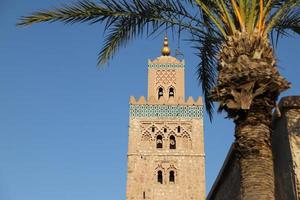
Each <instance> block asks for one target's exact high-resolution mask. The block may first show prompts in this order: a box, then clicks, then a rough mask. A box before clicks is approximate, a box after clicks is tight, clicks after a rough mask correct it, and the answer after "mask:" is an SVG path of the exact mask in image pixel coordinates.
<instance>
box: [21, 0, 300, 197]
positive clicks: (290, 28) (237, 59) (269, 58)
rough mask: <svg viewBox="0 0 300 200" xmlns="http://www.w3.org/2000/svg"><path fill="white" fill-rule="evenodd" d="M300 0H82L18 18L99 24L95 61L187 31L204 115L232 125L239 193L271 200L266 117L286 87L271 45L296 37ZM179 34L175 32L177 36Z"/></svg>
mask: <svg viewBox="0 0 300 200" xmlns="http://www.w3.org/2000/svg"><path fill="white" fill-rule="evenodd" d="M299 5H300V0H120V1H118V0H98V2H97V3H96V2H93V1H91V0H81V1H79V2H78V3H73V4H69V5H66V6H62V7H61V8H57V9H53V10H46V11H45V10H44V11H39V12H35V13H33V14H32V15H29V16H25V17H22V18H21V20H20V21H19V23H18V25H21V26H26V25H31V24H34V23H40V22H56V21H60V22H64V23H75V22H88V23H90V24H94V23H104V26H105V31H106V39H105V43H104V46H103V48H102V50H101V51H100V53H99V64H100V65H101V64H104V63H106V62H107V61H108V60H110V59H111V58H112V57H113V56H114V55H115V53H116V52H117V51H118V49H119V48H120V47H121V46H125V45H126V44H127V42H128V41H130V40H132V39H135V38H136V37H139V36H150V35H152V34H159V33H161V32H163V30H164V29H170V30H171V31H173V32H174V33H181V32H183V31H184V32H186V33H187V34H188V35H189V38H188V40H189V42H192V47H193V48H195V49H196V51H197V56H199V66H198V74H199V77H198V78H199V81H200V82H201V84H202V90H203V93H204V97H205V105H206V109H207V111H208V113H209V116H210V117H211V116H212V113H213V103H212V102H213V101H216V102H219V109H218V110H219V111H223V110H224V111H226V112H227V113H228V117H229V118H232V119H233V120H234V122H235V124H236V128H235V138H236V140H235V152H236V154H237V155H238V161H239V164H240V168H241V197H239V198H238V199H245V200H250V199H251V200H253V199H259V200H263V199H267V200H271V199H274V198H275V197H274V173H273V157H272V151H271V139H270V138H271V132H272V131H271V115H272V109H273V108H275V106H276V100H277V98H278V96H279V95H280V93H281V92H282V91H284V90H286V89H288V88H289V87H290V84H289V82H287V81H286V80H285V79H284V78H283V77H282V76H281V75H280V74H279V72H278V69H277V65H276V58H275V55H274V50H273V45H275V44H276V43H277V41H278V39H280V38H281V37H282V36H289V35H290V34H291V33H296V34H300V10H299ZM179 35H180V34H179Z"/></svg>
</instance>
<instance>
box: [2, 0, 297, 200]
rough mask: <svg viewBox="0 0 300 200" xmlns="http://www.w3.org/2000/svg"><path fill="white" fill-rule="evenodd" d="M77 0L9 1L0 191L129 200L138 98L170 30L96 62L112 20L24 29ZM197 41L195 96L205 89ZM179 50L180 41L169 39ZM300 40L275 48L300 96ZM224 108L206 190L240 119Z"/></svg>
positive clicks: (209, 131)
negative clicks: (25, 18) (133, 111)
mask: <svg viewBox="0 0 300 200" xmlns="http://www.w3.org/2000/svg"><path fill="white" fill-rule="evenodd" d="M68 2H70V1H68V0H42V1H41V0H26V1H24V0H0V25H1V30H0V199H1V200H41V199H43V200H53V199H55V200H82V199H85V200H96V199H105V200H120V199H125V191H126V173H127V157H126V154H127V139H128V138H127V137H128V117H129V112H128V111H129V97H130V96H131V95H133V96H136V97H139V96H142V95H146V94H147V62H148V59H154V58H156V57H157V56H159V55H160V49H161V47H162V40H163V35H161V36H158V37H155V38H153V37H152V38H141V39H138V40H135V41H132V42H130V43H129V45H128V46H127V47H126V48H122V49H121V50H120V51H119V53H118V54H117V55H116V56H115V57H114V59H113V60H112V61H111V62H110V63H109V65H108V66H106V67H105V68H103V69H98V68H97V67H96V63H97V60H96V58H97V54H98V52H99V50H100V48H101V45H102V44H103V38H104V35H103V26H101V24H94V25H92V26H89V25H87V24H74V25H63V24H60V23H53V24H40V25H34V26H32V27H26V28H20V27H16V26H15V24H16V22H17V20H18V19H19V18H20V16H22V15H26V14H29V13H31V12H32V11H35V10H37V9H40V8H53V7H54V6H57V5H61V4H62V3H68ZM189 45H190V44H189V43H187V42H181V43H180V51H181V52H183V53H184V59H185V61H186V85H185V88H186V96H193V97H194V98H196V97H198V96H201V89H200V87H199V85H198V82H197V75H196V65H197V63H198V62H199V60H198V58H197V57H196V56H195V55H194V50H193V49H191V48H190V47H189ZM170 46H171V49H172V50H173V52H174V50H175V49H176V48H178V47H179V46H178V43H177V40H176V38H175V39H172V37H171V38H170ZM299 52H300V38H297V37H292V38H290V39H283V40H281V42H280V43H279V45H278V48H277V49H276V54H277V56H278V65H279V68H280V71H281V73H282V75H284V76H285V77H287V79H288V80H289V81H290V82H291V83H292V85H293V86H292V88H291V89H289V90H288V91H287V92H284V93H283V96H287V95H300V79H299V75H300V66H299V60H297V59H298V58H299ZM224 117H225V114H217V115H215V117H214V120H213V122H212V123H211V122H210V121H209V120H208V117H207V115H205V116H204V121H205V122H204V123H205V128H204V129H205V151H206V180H207V183H206V185H207V192H208V191H209V189H210V187H211V186H212V184H213V182H214V180H215V178H216V176H217V174H218V172H219V170H220V168H221V167H222V163H223V161H224V159H225V157H226V154H227V152H228V149H229V147H230V145H231V143H232V142H233V139H234V138H233V132H234V126H233V123H232V121H230V120H228V119H224Z"/></svg>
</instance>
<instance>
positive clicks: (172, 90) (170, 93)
mask: <svg viewBox="0 0 300 200" xmlns="http://www.w3.org/2000/svg"><path fill="white" fill-rule="evenodd" d="M169 97H174V88H173V87H171V88H170V89H169Z"/></svg>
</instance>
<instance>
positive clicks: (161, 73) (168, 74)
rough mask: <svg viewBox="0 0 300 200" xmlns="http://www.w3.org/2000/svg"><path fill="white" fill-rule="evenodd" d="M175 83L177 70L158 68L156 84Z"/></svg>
mask: <svg viewBox="0 0 300 200" xmlns="http://www.w3.org/2000/svg"><path fill="white" fill-rule="evenodd" d="M158 83H162V84H175V83H176V71H175V70H157V71H156V84H158Z"/></svg>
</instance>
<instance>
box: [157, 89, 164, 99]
mask: <svg viewBox="0 0 300 200" xmlns="http://www.w3.org/2000/svg"><path fill="white" fill-rule="evenodd" d="M162 96H164V89H163V88H162V87H160V88H158V99H160V97H162Z"/></svg>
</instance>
